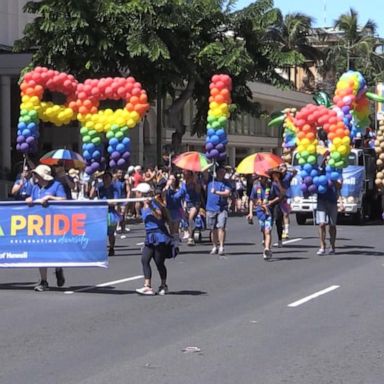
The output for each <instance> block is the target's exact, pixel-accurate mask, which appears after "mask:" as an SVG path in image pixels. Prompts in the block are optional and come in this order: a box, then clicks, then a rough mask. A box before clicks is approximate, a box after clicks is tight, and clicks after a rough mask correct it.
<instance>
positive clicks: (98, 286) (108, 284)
mask: <svg viewBox="0 0 384 384" xmlns="http://www.w3.org/2000/svg"><path fill="white" fill-rule="evenodd" d="M143 277H144V276H143V275H138V276H132V277H127V278H126V279H120V280H115V281H108V282H106V283H101V284H97V285H91V286H89V287H85V288H80V289H76V291H65V292H64V294H65V295H72V294H73V293H75V292H85V291H90V290H92V289H95V288H102V287H109V286H111V285H117V284H121V283H126V282H127V281H133V280H138V279H142V278H143Z"/></svg>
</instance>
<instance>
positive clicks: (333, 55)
mask: <svg viewBox="0 0 384 384" xmlns="http://www.w3.org/2000/svg"><path fill="white" fill-rule="evenodd" d="M334 28H335V30H336V33H333V34H329V33H328V31H325V32H323V33H320V35H321V37H322V40H323V42H325V43H326V44H325V45H326V48H325V49H324V62H323V64H322V65H321V66H320V73H321V74H322V75H323V78H325V80H326V81H327V80H328V84H329V83H331V84H332V83H333V84H334V83H335V81H337V79H338V78H339V77H340V75H341V74H342V73H343V72H345V71H347V70H349V69H351V70H355V71H360V72H361V73H362V74H363V75H364V76H365V77H366V79H367V81H368V84H373V83H374V82H376V81H378V80H383V79H384V56H383V54H382V53H380V52H379V51H378V48H379V47H382V46H383V43H384V41H383V40H382V39H380V38H379V37H378V36H377V34H376V30H377V26H376V24H375V22H374V21H373V20H368V21H367V22H366V23H365V24H363V25H362V24H360V22H359V15H358V13H357V12H356V11H355V10H354V9H352V8H350V10H349V12H348V13H345V14H342V15H340V16H339V17H338V19H337V20H336V21H335V23H334ZM337 32H338V33H337ZM333 86H334V85H333Z"/></svg>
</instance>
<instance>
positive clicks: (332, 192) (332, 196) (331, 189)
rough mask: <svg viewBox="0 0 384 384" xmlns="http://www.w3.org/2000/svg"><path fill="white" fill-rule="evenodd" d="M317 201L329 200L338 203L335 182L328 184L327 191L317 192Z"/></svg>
mask: <svg viewBox="0 0 384 384" xmlns="http://www.w3.org/2000/svg"><path fill="white" fill-rule="evenodd" d="M317 201H328V202H330V203H334V204H337V189H336V186H335V185H334V184H332V186H330V185H328V188H327V191H326V192H325V193H318V194H317Z"/></svg>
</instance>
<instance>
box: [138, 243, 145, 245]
mask: <svg viewBox="0 0 384 384" xmlns="http://www.w3.org/2000/svg"><path fill="white" fill-rule="evenodd" d="M136 245H144V243H136Z"/></svg>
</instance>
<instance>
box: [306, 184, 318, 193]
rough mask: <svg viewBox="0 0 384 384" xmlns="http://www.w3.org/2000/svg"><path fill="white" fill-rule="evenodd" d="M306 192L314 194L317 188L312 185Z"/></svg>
mask: <svg viewBox="0 0 384 384" xmlns="http://www.w3.org/2000/svg"><path fill="white" fill-rule="evenodd" d="M308 192H309V193H316V192H317V187H316V185H315V184H312V185H310V186H309V187H308Z"/></svg>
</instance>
